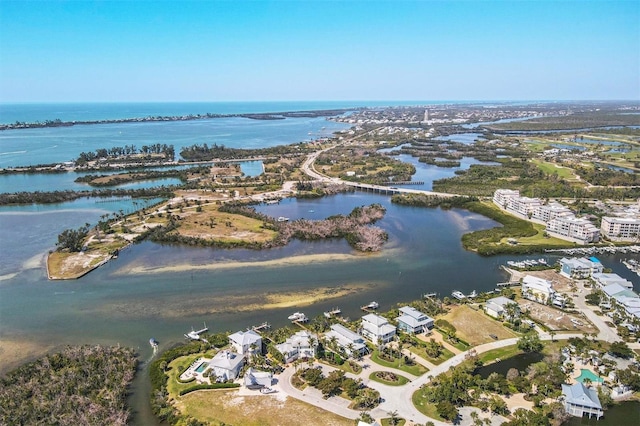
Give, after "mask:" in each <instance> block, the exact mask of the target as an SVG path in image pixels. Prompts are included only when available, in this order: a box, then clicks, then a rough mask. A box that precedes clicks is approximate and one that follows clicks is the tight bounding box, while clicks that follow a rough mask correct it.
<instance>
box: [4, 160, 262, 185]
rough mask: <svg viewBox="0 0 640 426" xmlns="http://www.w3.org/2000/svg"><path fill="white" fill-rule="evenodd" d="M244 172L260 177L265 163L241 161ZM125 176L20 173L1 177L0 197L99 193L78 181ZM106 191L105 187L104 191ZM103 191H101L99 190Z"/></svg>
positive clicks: (167, 182) (158, 181)
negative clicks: (90, 178)
mask: <svg viewBox="0 0 640 426" xmlns="http://www.w3.org/2000/svg"><path fill="white" fill-rule="evenodd" d="M191 167H194V166H172V167H152V168H147V169H144V170H146V171H149V170H169V169H186V168H191ZM240 170H241V171H242V173H244V174H245V175H246V176H250V177H253V176H259V175H261V174H262V172H263V165H262V161H241V162H240ZM115 173H121V172H120V171H99V172H90V173H87V172H79V173H76V172H67V173H30V174H26V173H16V174H4V175H2V174H0V193H5V192H7V193H12V192H22V191H25V192H33V191H42V192H47V191H65V190H73V191H82V190H92V189H96V188H94V187H92V186H90V185H88V184H86V183H77V182H75V180H76V179H77V178H78V177H80V176H86V175H87V174H95V175H110V174H115ZM179 184H181V181H180V179H177V178H162V179H153V180H146V181H141V182H132V183H128V184H122V185H116V186H110V187H109V188H126V189H141V188H152V187H156V186H162V185H164V186H171V185H179ZM101 188H102V187H101ZM97 189H100V188H97Z"/></svg>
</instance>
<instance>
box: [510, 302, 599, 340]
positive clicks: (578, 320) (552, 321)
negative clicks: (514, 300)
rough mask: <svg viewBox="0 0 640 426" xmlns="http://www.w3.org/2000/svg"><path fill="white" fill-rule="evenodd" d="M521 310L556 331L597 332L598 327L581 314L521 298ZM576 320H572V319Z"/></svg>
mask: <svg viewBox="0 0 640 426" xmlns="http://www.w3.org/2000/svg"><path fill="white" fill-rule="evenodd" d="M518 304H519V305H520V310H521V311H523V312H524V311H527V310H528V311H529V315H530V316H531V318H532V319H533V320H534V321H537V322H540V323H543V324H545V325H546V326H547V327H549V328H550V329H551V330H555V331H573V332H577V333H597V332H598V329H597V328H596V327H594V325H593V324H591V323H590V322H589V320H588V319H586V318H585V317H583V316H582V315H579V314H566V313H564V312H562V311H561V310H559V309H556V308H552V307H551V306H547V305H541V304H539V303H536V302H532V301H530V300H524V299H522V300H519V301H518ZM572 319H573V320H575V322H572V321H571V320H572Z"/></svg>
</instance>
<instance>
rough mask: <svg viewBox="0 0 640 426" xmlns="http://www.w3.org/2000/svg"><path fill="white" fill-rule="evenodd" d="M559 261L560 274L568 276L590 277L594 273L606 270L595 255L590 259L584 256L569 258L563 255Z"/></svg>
mask: <svg viewBox="0 0 640 426" xmlns="http://www.w3.org/2000/svg"><path fill="white" fill-rule="evenodd" d="M558 263H560V275H563V276H565V277H567V278H577V279H582V278H589V277H590V276H592V275H593V274H599V273H602V271H603V270H604V266H602V263H600V261H599V260H598V259H596V258H595V257H591V258H589V259H587V258H584V257H580V258H577V257H573V258H571V259H567V258H565V257H563V258H562V259H560V260H559V261H558Z"/></svg>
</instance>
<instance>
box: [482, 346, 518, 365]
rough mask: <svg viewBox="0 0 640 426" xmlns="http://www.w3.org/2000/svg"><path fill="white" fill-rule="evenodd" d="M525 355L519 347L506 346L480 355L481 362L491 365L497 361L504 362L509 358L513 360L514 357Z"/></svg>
mask: <svg viewBox="0 0 640 426" xmlns="http://www.w3.org/2000/svg"><path fill="white" fill-rule="evenodd" d="M521 353H523V352H522V351H521V350H520V349H518V346H517V345H512V346H506V347H504V348H498V349H492V350H490V351H487V352H485V353H483V354H480V355H479V358H480V361H482V362H483V363H484V364H489V363H492V362H494V361H495V360H496V359H500V360H504V359H507V358H511V357H512V356H516V355H520V354H521Z"/></svg>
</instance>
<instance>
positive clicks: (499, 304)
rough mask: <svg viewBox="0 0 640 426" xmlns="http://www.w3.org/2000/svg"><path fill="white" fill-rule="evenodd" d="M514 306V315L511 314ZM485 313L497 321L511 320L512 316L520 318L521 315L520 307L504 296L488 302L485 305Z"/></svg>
mask: <svg viewBox="0 0 640 426" xmlns="http://www.w3.org/2000/svg"><path fill="white" fill-rule="evenodd" d="M512 305H513V311H512V313H509V311H510V309H511V306H512ZM484 311H485V312H486V313H487V315H489V316H490V317H493V318H496V319H503V318H504V319H511V318H510V317H511V316H516V317H517V316H519V315H520V307H519V305H518V304H517V303H516V302H514V301H513V300H511V299H509V298H506V297H504V296H498V297H494V298H493V299H489V300H487V302H486V303H485V305H484Z"/></svg>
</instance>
